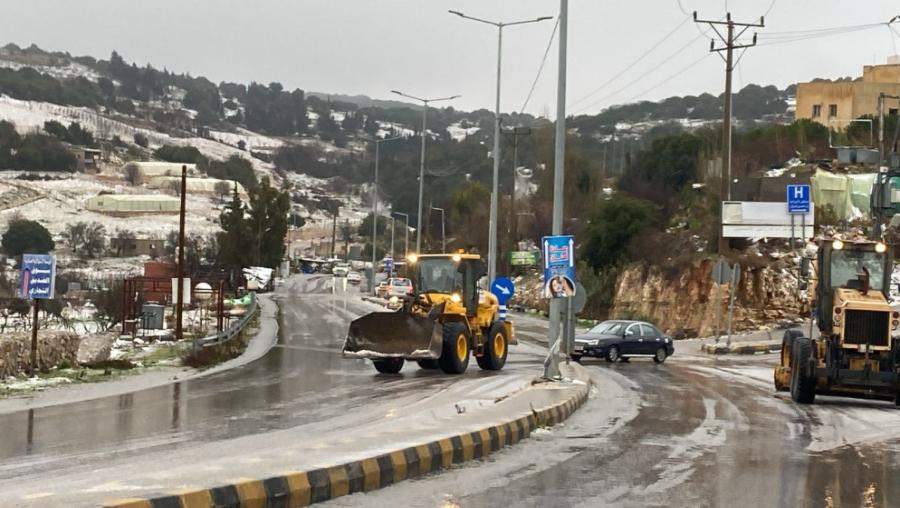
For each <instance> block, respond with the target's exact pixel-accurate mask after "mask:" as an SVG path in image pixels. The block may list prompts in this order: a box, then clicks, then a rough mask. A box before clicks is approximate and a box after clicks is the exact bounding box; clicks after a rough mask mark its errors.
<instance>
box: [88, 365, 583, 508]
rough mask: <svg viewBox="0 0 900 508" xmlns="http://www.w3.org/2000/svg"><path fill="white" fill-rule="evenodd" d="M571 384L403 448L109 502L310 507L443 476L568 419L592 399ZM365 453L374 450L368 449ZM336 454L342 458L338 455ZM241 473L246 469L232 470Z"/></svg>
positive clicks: (518, 397) (536, 387) (507, 402)
mask: <svg viewBox="0 0 900 508" xmlns="http://www.w3.org/2000/svg"><path fill="white" fill-rule="evenodd" d="M561 368H562V369H563V372H564V375H566V376H568V377H570V378H571V379H572V381H571V382H567V383H552V382H548V383H544V382H534V383H532V384H531V386H528V387H527V388H525V389H524V390H520V391H518V392H516V393H514V394H512V395H510V396H508V397H505V398H503V399H502V400H499V401H498V402H497V403H496V404H494V405H493V407H491V408H487V409H483V410H477V411H473V412H472V413H471V414H465V411H462V413H460V414H458V415H455V416H453V417H446V418H443V419H442V423H444V424H449V425H445V429H444V430H443V431H431V432H429V433H425V434H421V437H413V438H411V439H407V440H406V441H407V442H405V443H402V444H401V443H400V442H399V440H398V442H397V444H396V445H395V446H391V445H390V444H385V442H383V441H381V442H379V440H378V439H371V440H369V442H368V443H367V444H368V446H369V447H371V449H370V450H369V451H366V450H359V451H358V453H356V454H355V455H356V456H354V457H353V458H352V460H346V461H337V463H334V464H327V463H325V462H327V461H322V462H320V463H319V464H317V467H310V468H299V469H300V470H297V471H290V468H285V472H284V473H282V474H277V475H270V476H264V477H260V478H255V479H239V480H233V481H230V482H223V484H221V485H218V486H212V487H210V486H204V487H197V488H187V489H183V490H179V491H177V492H171V493H166V494H163V493H159V494H154V493H148V494H146V495H143V494H142V495H141V496H140V497H138V498H130V499H120V500H116V501H111V502H107V503H106V504H105V505H104V506H108V507H117V508H139V507H140V508H144V507H163V506H165V507H183V508H193V507H201V506H217V507H238V506H240V507H246V506H271V505H277V506H306V505H310V504H314V503H319V502H323V501H327V500H330V499H334V498H337V497H341V496H345V495H349V494H354V493H358V492H369V491H372V490H376V489H380V488H383V487H387V486H389V485H391V484H394V483H397V482H400V481H403V480H406V479H410V478H415V477H418V476H422V475H426V474H429V473H435V472H439V471H441V470H444V469H447V468H450V467H452V466H453V465H455V464H460V463H463V462H466V461H470V460H476V459H480V458H483V457H486V456H487V455H489V454H492V453H495V452H497V451H500V450H502V449H503V448H504V447H506V446H511V445H513V444H516V443H518V442H519V441H521V440H523V439H525V438H527V437H529V436H530V435H531V433H532V432H534V431H535V430H536V429H539V428H543V427H550V426H553V425H556V424H559V423H561V422H563V421H564V420H566V419H567V418H568V417H569V416H570V415H571V414H572V413H573V412H574V411H575V410H576V409H578V408H579V407H580V406H581V405H582V404H583V403H584V402H585V401H586V400H587V398H588V393H589V390H590V377H589V375H588V374H587V371H586V370H585V369H584V368H583V367H581V366H579V365H577V364H573V365H570V366H565V365H563V366H561ZM362 446H363V447H365V446H366V445H362ZM336 456H340V454H339V453H336ZM232 473H239V471H232Z"/></svg>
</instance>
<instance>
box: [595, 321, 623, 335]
mask: <svg viewBox="0 0 900 508" xmlns="http://www.w3.org/2000/svg"><path fill="white" fill-rule="evenodd" d="M627 326H628V323H623V322H621V321H604V322H602V323H600V324H599V325H597V326H595V327H593V328H591V330H590V331H589V332H588V333H591V334H594V335H625V328H626V327H627Z"/></svg>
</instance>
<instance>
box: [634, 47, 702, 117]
mask: <svg viewBox="0 0 900 508" xmlns="http://www.w3.org/2000/svg"><path fill="white" fill-rule="evenodd" d="M708 57H709V53H704V54H703V56H701V57H700V58H698V59H696V60H694V61H693V62H691V63H689V64H688V65H687V66H685V67H683V68H681V69H680V70H678V71H677V72H675V73H674V74H671V75H669V76H666V78H665V79H663V80H660V81H659V82H657V83H656V84H654V85H653V86H651V87H650V88H648V89H646V90H644V91H643V92H641V93H639V94H635V95H633V96H631V97H629V98H627V99H625V100H624V101H622V103H623V104H627V103H629V102H632V101H634V100H635V99H638V98H640V97H643V96H645V95H647V94H648V93H650V92H652V91H654V90H656V89H657V88H659V87H661V86H663V85H665V84H667V83H668V82H670V81H672V80H673V79H675V78H677V77H678V76H681V75H682V74H684V73H685V72H687V71H689V70H690V69H693V68H694V67H696V66H697V64H699V63H700V62H702V61H704V60H706V59H707V58H708Z"/></svg>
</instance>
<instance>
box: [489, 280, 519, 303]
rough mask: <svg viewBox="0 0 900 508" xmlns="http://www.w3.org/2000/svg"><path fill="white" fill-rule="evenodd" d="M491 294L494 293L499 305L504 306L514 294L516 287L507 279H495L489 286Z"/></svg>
mask: <svg viewBox="0 0 900 508" xmlns="http://www.w3.org/2000/svg"><path fill="white" fill-rule="evenodd" d="M491 293H494V296H496V297H497V301H498V302H499V303H500V305H506V302H508V301H509V300H510V298H512V297H513V295H514V294H515V293H516V285H515V284H514V283H513V281H511V280H510V279H509V278H507V277H497V278H496V279H494V283H493V284H491Z"/></svg>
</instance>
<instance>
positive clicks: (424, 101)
mask: <svg viewBox="0 0 900 508" xmlns="http://www.w3.org/2000/svg"><path fill="white" fill-rule="evenodd" d="M391 93H395V94H397V95H399V96H401V97H406V98H407V99H412V100H415V101H419V102H421V103H422V156H421V163H420V166H419V214H418V216H417V217H416V253H421V252H422V196H423V194H424V193H425V136H426V134H427V128H428V104H429V103H432V102H439V101H449V100H453V99H458V98H459V97H460V96H459V95H452V96H450V97H440V98H437V99H423V98H421V97H416V96H414V95H409V94H405V93H403V92H400V91H398V90H391ZM407 229H408V228H407Z"/></svg>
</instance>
